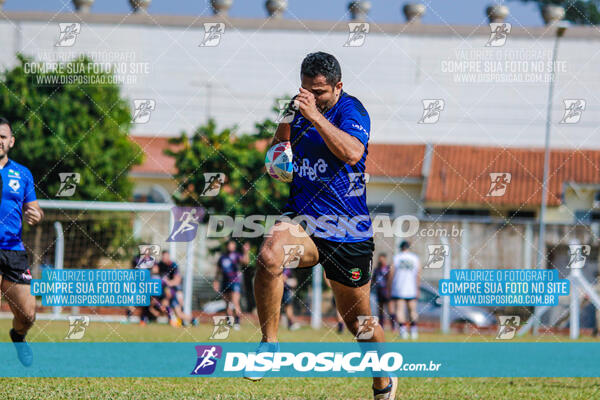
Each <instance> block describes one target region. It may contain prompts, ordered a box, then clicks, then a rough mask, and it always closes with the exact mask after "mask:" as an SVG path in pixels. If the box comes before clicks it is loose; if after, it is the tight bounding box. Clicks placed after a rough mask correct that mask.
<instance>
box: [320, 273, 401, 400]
mask: <svg viewBox="0 0 600 400" xmlns="http://www.w3.org/2000/svg"><path fill="white" fill-rule="evenodd" d="M330 282H331V288H332V289H333V295H334V296H335V304H336V305H337V309H338V310H339V312H340V314H341V315H342V318H343V319H344V322H346V326H347V327H348V330H350V332H352V334H353V335H356V333H357V332H358V326H359V322H358V318H357V317H358V316H359V315H373V314H371V302H370V297H369V296H370V289H371V288H370V286H371V285H370V282H369V283H367V284H365V285H363V286H361V287H359V288H354V287H349V286H344V285H342V284H341V283H338V282H335V281H330ZM363 341H365V342H385V337H384V334H383V329H381V326H380V325H379V324H377V325H376V326H375V332H374V333H373V337H372V338H371V339H368V340H363ZM388 383H389V379H388V378H387V377H373V386H374V387H375V388H376V389H382V388H384V387H386V386H387V385H388Z"/></svg>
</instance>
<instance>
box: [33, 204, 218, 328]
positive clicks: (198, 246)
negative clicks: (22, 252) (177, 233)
mask: <svg viewBox="0 0 600 400" xmlns="http://www.w3.org/2000/svg"><path fill="white" fill-rule="evenodd" d="M39 204H40V207H41V208H42V209H43V210H44V212H45V219H44V221H42V223H40V224H39V225H38V226H34V227H29V226H26V227H24V231H23V240H24V243H25V246H26V249H27V250H28V252H29V253H30V254H31V255H32V273H33V275H34V277H35V276H37V277H39V276H40V275H41V270H42V269H43V268H46V267H50V268H56V269H63V268H65V269H68V268H86V269H94V268H130V266H131V260H132V259H133V257H134V256H136V255H137V254H138V253H139V250H138V245H142V244H153V245H158V246H160V249H161V250H168V251H169V253H170V254H171V257H172V259H173V260H174V261H175V262H177V264H178V265H179V266H180V273H181V274H182V278H183V282H182V287H183V292H184V304H183V305H182V306H183V308H184V312H186V313H191V311H192V298H193V292H192V291H193V287H194V285H193V280H194V279H197V278H199V279H205V278H204V277H203V275H204V274H205V273H206V272H207V265H206V260H205V259H204V257H206V254H207V252H206V248H205V247H206V238H205V237H203V236H202V234H203V232H205V229H204V226H202V225H200V226H199V229H198V233H197V235H196V237H195V238H194V239H193V240H191V241H189V242H174V241H168V240H167V239H168V237H169V235H170V232H171V231H172V228H173V226H174V224H175V222H176V221H175V217H174V213H173V212H172V210H173V208H174V207H175V205H174V204H169V203H135V202H104V201H71V200H39ZM60 311H61V309H60V308H54V309H53V313H54V315H56V316H58V315H59V314H60Z"/></svg>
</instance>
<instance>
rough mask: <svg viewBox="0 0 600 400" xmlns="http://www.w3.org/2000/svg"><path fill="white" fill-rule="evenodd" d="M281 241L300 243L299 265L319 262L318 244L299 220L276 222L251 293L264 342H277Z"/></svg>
mask: <svg viewBox="0 0 600 400" xmlns="http://www.w3.org/2000/svg"><path fill="white" fill-rule="evenodd" d="M284 245H300V246H303V248H304V254H303V255H302V256H301V258H300V262H299V264H298V267H312V266H313V265H315V264H316V263H317V262H318V259H319V256H318V251H317V247H316V246H315V244H314V243H313V241H312V240H311V239H310V237H309V236H308V235H307V234H306V232H305V231H304V229H302V227H301V226H300V225H298V224H293V223H290V222H278V223H277V224H275V226H273V227H272V228H271V231H270V233H269V235H267V237H266V238H265V241H264V242H263V244H262V246H261V248H260V251H259V253H258V259H257V261H258V262H257V264H256V277H255V280H254V297H255V298H256V310H257V312H258V319H259V321H260V329H261V331H262V341H263V342H276V341H277V330H278V328H279V316H280V310H281V298H282V297H283V276H282V272H283V263H284V248H283V246H284Z"/></svg>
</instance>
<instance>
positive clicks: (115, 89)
mask: <svg viewBox="0 0 600 400" xmlns="http://www.w3.org/2000/svg"><path fill="white" fill-rule="evenodd" d="M18 60H19V65H17V66H16V67H15V68H13V69H11V70H7V71H5V72H4V73H3V75H2V77H1V78H0V82H1V84H0V110H1V114H2V115H3V116H4V117H5V118H7V119H8V120H9V121H11V124H12V128H13V132H14V135H15V138H16V141H17V143H16V145H15V147H14V148H13V149H12V150H11V152H10V156H11V158H14V159H15V160H16V161H18V162H21V163H22V164H24V165H26V166H27V167H28V168H29V169H30V170H31V173H32V175H33V176H34V178H35V181H36V192H37V195H38V197H39V198H42V199H51V198H56V193H57V192H58V190H59V188H60V179H59V175H58V174H59V173H60V172H76V173H79V174H80V177H81V181H80V183H79V184H78V185H77V190H76V191H75V193H74V194H73V196H72V197H70V198H69V199H71V200H95V201H128V200H130V198H131V196H132V193H133V183H132V182H131V181H130V180H129V178H128V174H129V170H130V169H131V167H133V166H134V165H137V164H140V163H141V162H142V159H143V152H142V150H141V149H140V147H139V146H138V145H137V144H135V143H133V142H132V141H131V140H129V130H130V128H131V111H130V107H129V105H128V103H127V101H126V100H125V99H123V98H122V97H121V93H120V92H121V91H120V88H119V86H118V85H117V84H114V83H109V84H101V85H100V84H81V83H82V82H107V81H110V79H107V78H110V77H112V74H111V73H110V72H109V71H106V72H97V69H96V68H91V66H92V65H93V63H92V61H90V60H89V59H88V58H79V59H76V60H74V61H72V62H69V63H66V64H62V65H61V66H60V68H57V69H55V70H52V71H45V70H44V69H43V68H44V66H43V65H42V64H37V63H34V62H33V61H32V60H31V59H29V58H26V57H23V56H21V55H18ZM68 71H76V72H75V73H68Z"/></svg>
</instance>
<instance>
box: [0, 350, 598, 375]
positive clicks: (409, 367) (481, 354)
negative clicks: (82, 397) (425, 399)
mask: <svg viewBox="0 0 600 400" xmlns="http://www.w3.org/2000/svg"><path fill="white" fill-rule="evenodd" d="M31 346H32V348H33V353H34V362H33V365H32V366H30V367H28V368H25V367H23V366H21V364H20V363H19V362H18V361H17V358H16V352H15V349H14V348H13V344H12V343H0V354H3V355H4V356H3V362H2V363H0V376H4V377H27V376H37V377H199V378H202V377H242V376H244V374H251V375H256V374H257V373H258V374H260V375H263V374H264V376H265V377H349V376H354V377H367V376H373V375H375V376H386V375H396V376H404V377H519V376H528V377H580V376H581V377H600V363H599V362H598V360H599V359H600V344H598V343H387V344H379V345H377V344H373V343H360V344H358V343H281V344H280V348H279V351H276V352H271V353H258V354H257V353H256V350H257V345H256V344H250V343H226V342H220V343H218V344H215V343H31Z"/></svg>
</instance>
